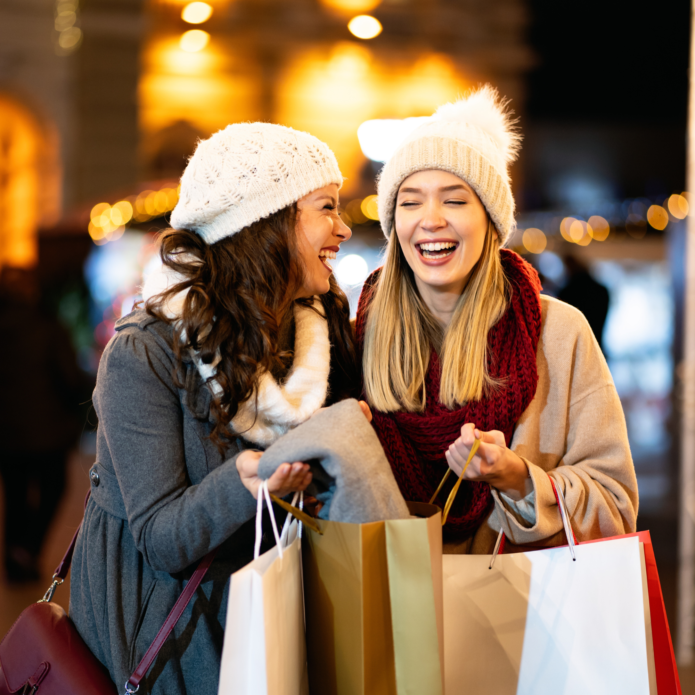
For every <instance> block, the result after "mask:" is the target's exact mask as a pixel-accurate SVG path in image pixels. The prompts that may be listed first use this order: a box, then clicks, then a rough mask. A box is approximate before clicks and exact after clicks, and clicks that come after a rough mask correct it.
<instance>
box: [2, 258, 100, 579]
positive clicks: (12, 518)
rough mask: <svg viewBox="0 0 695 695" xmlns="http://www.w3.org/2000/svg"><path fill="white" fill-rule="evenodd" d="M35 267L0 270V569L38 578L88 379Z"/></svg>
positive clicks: (18, 576) (13, 576) (16, 576)
mask: <svg viewBox="0 0 695 695" xmlns="http://www.w3.org/2000/svg"><path fill="white" fill-rule="evenodd" d="M39 299H40V296H39V286H38V282H37V278H36V273H35V272H34V271H33V270H27V269H23V268H13V267H8V266H5V267H4V268H3V269H2V272H1V273H0V336H1V337H0V404H1V405H0V408H1V409H2V415H1V416H0V474H1V475H2V480H3V484H4V489H5V515H4V516H5V546H4V552H5V571H6V574H7V579H8V580H9V581H10V582H27V581H34V580H37V579H39V574H40V571H39V556H40V553H41V547H42V544H43V542H44V539H45V537H46V533H47V531H48V528H49V526H50V524H51V521H52V519H53V517H54V515H55V512H56V509H57V507H58V504H59V502H60V499H61V497H62V495H63V491H64V489H65V477H66V463H67V458H68V454H69V453H70V450H71V449H72V448H73V447H74V446H75V445H76V444H77V441H78V438H79V435H80V433H81V429H82V425H83V423H82V422H81V419H80V404H81V403H83V402H84V401H85V400H88V399H89V393H90V391H91V386H92V385H93V384H92V382H91V381H90V379H89V378H88V377H87V375H86V374H84V373H83V372H82V371H81V370H80V368H79V367H78V366H77V358H76V354H75V351H74V349H73V346H72V343H71V340H70V336H69V334H68V332H67V331H66V329H65V328H64V327H63V326H62V325H61V324H60V323H59V322H58V320H57V319H56V318H54V317H53V316H51V315H49V314H48V313H47V312H46V311H44V310H42V307H41V305H40V301H39Z"/></svg>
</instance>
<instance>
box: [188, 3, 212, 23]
mask: <svg viewBox="0 0 695 695" xmlns="http://www.w3.org/2000/svg"><path fill="white" fill-rule="evenodd" d="M211 15H212V7H211V6H210V5H208V4H207V3H206V2H191V3H189V4H188V5H186V7H184V8H183V11H182V12H181V19H183V21H184V22H188V23H189V24H202V23H203V22H207V21H208V19H210V17H211Z"/></svg>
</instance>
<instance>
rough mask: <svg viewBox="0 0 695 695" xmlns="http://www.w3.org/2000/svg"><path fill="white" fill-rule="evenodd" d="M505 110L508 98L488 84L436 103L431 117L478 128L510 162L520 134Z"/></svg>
mask: <svg viewBox="0 0 695 695" xmlns="http://www.w3.org/2000/svg"><path fill="white" fill-rule="evenodd" d="M513 113H514V112H513V111H510V110H509V100H508V99H500V98H499V95H498V93H497V90H496V89H495V88H494V87H492V86H491V85H489V84H486V85H485V86H483V87H481V88H480V89H478V90H477V91H474V92H471V93H470V94H469V95H468V96H466V97H464V98H463V99H459V100H458V101H455V102H454V103H453V104H444V105H443V106H440V107H439V108H438V109H437V111H436V113H435V114H434V116H433V119H436V120H442V121H459V122H463V123H467V124H469V125H472V126H475V127H476V128H479V129H480V130H482V131H483V132H484V133H485V134H486V135H487V136H489V137H490V139H491V140H492V141H493V142H494V143H495V145H496V147H497V148H498V149H499V151H500V153H501V154H502V155H503V156H504V159H505V161H506V162H507V163H509V162H513V161H514V160H515V159H516V157H517V154H518V153H519V149H520V147H521V135H520V134H519V132H518V130H517V127H516V124H517V122H518V119H516V118H513V117H512V116H513Z"/></svg>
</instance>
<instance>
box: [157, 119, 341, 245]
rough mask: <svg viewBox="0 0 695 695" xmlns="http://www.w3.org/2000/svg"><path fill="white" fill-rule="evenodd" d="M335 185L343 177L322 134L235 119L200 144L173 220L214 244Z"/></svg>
mask: <svg viewBox="0 0 695 695" xmlns="http://www.w3.org/2000/svg"><path fill="white" fill-rule="evenodd" d="M331 183H336V184H338V186H341V185H342V183H343V176H342V174H341V173H340V168H339V167H338V162H337V161H336V158H335V155H334V154H333V152H331V150H330V148H329V147H328V145H326V144H325V143H323V142H321V141H320V140H319V139H318V138H315V137H314V136H313V135H309V133H303V132H301V131H299V130H294V129H293V128H287V127H285V126H281V125H275V124H272V123H235V124H233V125H230V126H227V127H226V128H225V129H224V130H220V131H219V132H217V133H215V134H214V135H213V136H212V137H210V138H208V139H207V140H202V141H201V142H200V143H198V147H197V148H196V151H195V153H194V154H193V156H192V157H191V159H190V160H189V162H188V166H187V167H186V170H185V171H184V172H183V176H182V177H181V193H180V196H179V202H178V204H177V205H176V207H175V208H174V211H173V212H172V213H171V220H170V224H171V226H172V227H174V228H175V229H190V230H192V231H194V232H197V233H198V234H199V235H200V236H201V237H202V238H203V239H204V240H205V242H206V243H208V244H214V243H215V242H216V241H219V240H220V239H223V238H224V237H228V236H231V235H232V234H236V233H237V232H239V231H241V230H242V229H244V227H248V226H249V225H250V224H253V223H254V222H256V221H258V220H261V219H263V218H265V217H268V216H270V215H272V214H273V213H275V212H277V211H278V210H282V209H283V208H285V207H287V206H288V205H292V203H295V202H297V201H298V200H299V199H300V198H303V197H304V196H305V195H307V194H308V193H311V192H312V191H315V190H316V189H318V188H322V187H323V186H327V185H329V184H331Z"/></svg>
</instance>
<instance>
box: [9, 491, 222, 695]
mask: <svg viewBox="0 0 695 695" xmlns="http://www.w3.org/2000/svg"><path fill="white" fill-rule="evenodd" d="M87 498H89V494H88V495H87ZM79 531H80V529H79V527H78V529H77V531H75V535H74V536H73V538H72V541H71V542H70V546H69V547H68V549H67V552H66V553H65V556H64V557H63V559H62V561H61V563H60V564H59V565H58V567H57V569H56V571H55V574H54V575H53V583H52V584H51V586H50V588H49V589H48V591H47V592H46V594H45V595H44V597H43V598H42V599H41V600H40V601H38V602H37V603H33V604H32V605H31V606H29V607H28V608H26V609H25V610H24V611H23V612H22V614H21V615H20V616H19V618H17V620H16V621H15V623H14V625H13V626H12V627H11V628H10V630H9V632H8V633H7V634H6V635H5V637H4V639H3V640H2V642H0V695H15V694H19V695H34V694H35V693H37V694H38V695H115V693H116V688H115V686H114V684H113V681H112V680H111V678H110V677H109V674H108V672H107V670H106V669H105V668H104V666H103V665H102V664H101V662H100V661H99V660H98V659H97V658H96V657H95V656H94V654H92V652H91V651H90V650H89V648H88V647H87V645H86V644H85V643H84V640H83V639H82V637H80V635H79V633H78V632H77V629H76V628H75V626H74V625H73V623H72V621H71V620H70V618H69V617H68V615H67V613H66V612H65V610H64V609H63V608H62V606H59V605H58V604H57V603H53V602H52V601H51V599H52V598H53V593H54V592H55V590H56V588H57V587H58V586H60V585H61V584H62V583H63V581H65V577H66V576H67V574H68V571H69V570H70V563H71V561H72V553H73V551H74V550H75V543H76V541H77V534H78V533H79ZM214 556H215V551H214V550H212V551H211V552H209V553H208V554H207V555H206V556H205V557H204V558H203V559H202V560H201V561H200V564H199V565H198V567H197V568H196V570H195V572H194V573H193V575H192V576H191V578H190V580H189V581H188V583H187V584H186V588H185V589H184V590H183V592H182V593H181V596H179V599H178V601H177V602H176V604H175V605H174V607H173V608H172V609H171V612H170V613H169V615H168V616H167V619H166V620H165V621H164V625H162V628H161V629H160V631H159V632H158V633H157V637H156V638H155V640H154V642H152V644H151V645H150V648H149V649H148V650H147V652H146V653H145V656H144V657H143V658H142V661H140V663H139V664H138V666H137V668H136V669H135V672H134V673H133V675H132V676H131V677H130V678H129V679H128V680H127V682H126V684H125V691H126V693H136V692H137V691H138V689H139V688H140V681H141V680H142V679H143V678H144V677H145V674H146V673H147V671H148V670H149V668H150V666H151V665H152V662H153V661H154V660H155V657H156V656H157V654H158V652H159V650H160V649H161V647H162V645H163V644H164V642H165V641H166V639H167V637H168V636H169V634H170V633H171V631H172V630H173V629H174V626H175V625H176V623H177V622H178V619H179V618H180V617H181V614H182V613H183V611H184V610H185V608H186V606H187V605H188V603H189V601H190V600H191V598H192V597H193V594H195V592H196V589H197V588H198V586H199V585H200V582H201V581H202V579H203V577H204V576H205V573H206V572H207V570H208V568H209V567H210V564H211V563H212V560H213V558H214Z"/></svg>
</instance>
